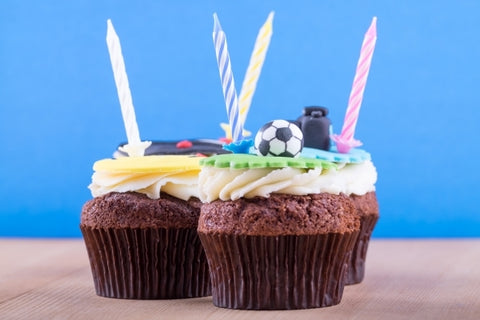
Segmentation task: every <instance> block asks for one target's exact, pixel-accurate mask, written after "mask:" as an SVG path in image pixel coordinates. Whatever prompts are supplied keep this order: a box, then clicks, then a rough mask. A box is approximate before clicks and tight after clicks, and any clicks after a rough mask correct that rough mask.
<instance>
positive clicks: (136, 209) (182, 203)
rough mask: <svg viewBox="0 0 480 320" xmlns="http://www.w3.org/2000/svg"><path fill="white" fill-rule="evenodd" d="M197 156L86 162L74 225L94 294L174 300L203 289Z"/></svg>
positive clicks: (207, 282) (205, 274)
mask: <svg viewBox="0 0 480 320" xmlns="http://www.w3.org/2000/svg"><path fill="white" fill-rule="evenodd" d="M198 159H199V158H197V157H189V156H145V157H125V158H121V159H104V160H100V161H97V162H96V163H95V164H94V167H93V169H94V171H95V172H94V174H93V176H92V183H91V185H90V186H89V188H90V190H91V192H92V195H93V197H94V198H93V199H91V200H89V201H88V202H86V203H85V204H84V206H83V208H82V213H81V222H80V229H81V231H82V234H83V237H84V241H85V245H86V248H87V252H88V257H89V260H90V266H91V270H92V275H93V281H94V285H95V291H96V293H97V295H99V296H103V297H110V298H125V299H175V298H192V297H202V296H207V295H210V291H211V286H210V279H209V272H208V265H207V261H206V257H205V253H204V250H203V248H202V246H201V243H200V240H199V238H198V235H197V223H198V217H199V214H200V206H201V203H200V201H199V200H198V192H197V181H198V173H199V169H200V168H199V165H198V161H199V160H198Z"/></svg>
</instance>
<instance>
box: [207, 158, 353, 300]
mask: <svg viewBox="0 0 480 320" xmlns="http://www.w3.org/2000/svg"><path fill="white" fill-rule="evenodd" d="M201 165H202V170H201V172H200V175H199V190H200V199H201V200H202V201H203V202H204V203H203V205H202V208H201V213H200V219H199V224H198V233H199V237H200V240H201V242H202V244H203V246H204V249H205V253H206V255H207V260H208V263H209V268H210V272H211V274H210V276H211V279H212V296H213V303H214V304H215V305H216V306H219V307H225V308H234V309H304V308H317V307H327V306H332V305H335V304H338V303H340V301H341V298H342V295H343V289H344V286H345V281H346V275H347V271H348V261H349V260H350V255H351V253H352V250H353V247H354V245H355V242H356V240H357V237H358V234H359V230H360V217H359V215H358V214H357V212H356V208H355V206H354V204H353V201H352V200H351V198H350V197H349V196H348V195H347V194H346V193H344V192H342V191H347V190H346V189H347V188H348V186H345V185H340V184H339V185H337V186H335V188H336V189H335V190H333V189H332V188H330V189H329V187H328V186H330V185H331V180H332V179H334V178H333V177H334V176H336V175H338V168H337V166H336V165H335V164H334V163H333V162H326V161H322V160H317V159H308V158H287V157H273V156H266V157H259V156H256V155H247V154H231V155H217V156H212V157H209V158H205V159H203V160H202V161H201ZM340 171H341V169H340ZM341 181H342V180H341V179H340V180H339V183H341Z"/></svg>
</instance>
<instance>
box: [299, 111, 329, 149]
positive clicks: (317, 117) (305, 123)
mask: <svg viewBox="0 0 480 320" xmlns="http://www.w3.org/2000/svg"><path fill="white" fill-rule="evenodd" d="M327 114H328V109H327V108H325V107H305V108H303V115H302V116H300V117H299V118H298V119H297V120H296V121H295V123H296V124H297V125H298V126H299V127H300V129H301V130H302V132H303V139H304V144H303V146H304V147H309V148H316V149H322V150H327V151H328V150H330V125H331V122H330V120H329V119H328V118H327Z"/></svg>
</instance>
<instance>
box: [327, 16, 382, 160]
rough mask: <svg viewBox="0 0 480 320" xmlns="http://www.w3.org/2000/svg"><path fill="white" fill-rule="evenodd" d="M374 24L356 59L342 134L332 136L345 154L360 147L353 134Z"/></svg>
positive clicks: (366, 73) (374, 36)
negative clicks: (355, 68)
mask: <svg viewBox="0 0 480 320" xmlns="http://www.w3.org/2000/svg"><path fill="white" fill-rule="evenodd" d="M376 23H377V18H376V17H374V18H373V20H372V23H371V25H370V27H369V28H368V30H367V32H366V33H365V37H364V39H363V44H362V48H361V50H360V58H359V59H358V63H357V70H356V72H355V78H354V80H353V86H352V91H351V92H350V98H349V100H348V107H347V111H346V114H345V120H344V122H343V127H342V133H341V134H340V136H335V135H334V136H332V139H333V140H334V141H335V142H337V148H338V151H340V152H344V153H346V152H348V151H349V150H350V148H351V147H356V146H359V145H361V142H360V141H357V140H355V139H354V138H353V135H354V133H355V126H356V124H357V120H358V114H359V112H360V106H361V105H362V99H363V92H364V90H365V85H366V83H367V77H368V72H369V70H370V64H371V62H372V56H373V51H374V49H375V42H376V40H377V27H376Z"/></svg>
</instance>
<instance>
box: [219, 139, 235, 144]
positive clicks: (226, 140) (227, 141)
mask: <svg viewBox="0 0 480 320" xmlns="http://www.w3.org/2000/svg"><path fill="white" fill-rule="evenodd" d="M218 140H220V141H222V142H224V143H227V144H228V143H231V142H232V139H229V138H219V139H218Z"/></svg>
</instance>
